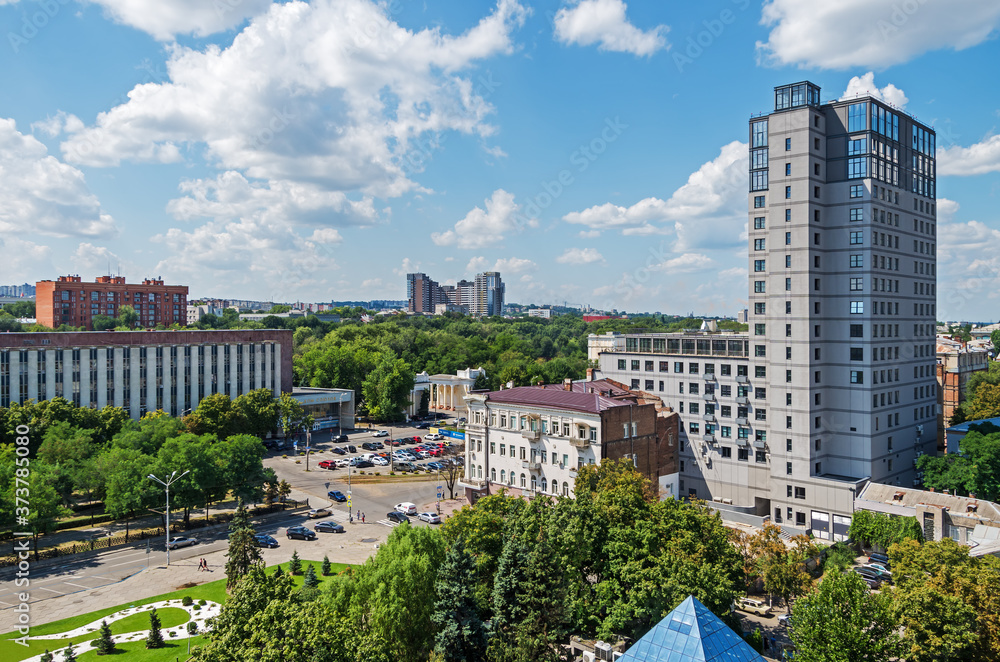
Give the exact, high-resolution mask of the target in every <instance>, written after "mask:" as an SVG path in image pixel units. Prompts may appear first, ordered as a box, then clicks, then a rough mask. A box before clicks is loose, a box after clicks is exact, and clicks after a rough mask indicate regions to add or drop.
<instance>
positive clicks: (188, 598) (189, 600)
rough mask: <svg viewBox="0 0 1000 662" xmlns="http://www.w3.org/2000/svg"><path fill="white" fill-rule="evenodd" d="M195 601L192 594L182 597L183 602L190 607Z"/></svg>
mask: <svg viewBox="0 0 1000 662" xmlns="http://www.w3.org/2000/svg"><path fill="white" fill-rule="evenodd" d="M193 602H194V599H193V598H192V597H191V596H190V595H185V596H184V597H183V598H181V604H182V605H184V606H185V607H190V606H191V603H193Z"/></svg>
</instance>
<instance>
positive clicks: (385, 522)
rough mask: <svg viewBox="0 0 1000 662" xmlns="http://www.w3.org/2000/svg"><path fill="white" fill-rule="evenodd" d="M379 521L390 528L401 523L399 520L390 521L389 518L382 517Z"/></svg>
mask: <svg viewBox="0 0 1000 662" xmlns="http://www.w3.org/2000/svg"><path fill="white" fill-rule="evenodd" d="M377 523H378V524H381V525H383V526H388V527H389V528H395V527H397V526H398V525H399V522H390V521H389V520H387V519H380V520H379V521H378V522H377Z"/></svg>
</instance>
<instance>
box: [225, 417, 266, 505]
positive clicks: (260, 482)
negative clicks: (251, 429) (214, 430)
mask: <svg viewBox="0 0 1000 662" xmlns="http://www.w3.org/2000/svg"><path fill="white" fill-rule="evenodd" d="M264 452H265V451H264V444H263V442H262V441H261V440H260V439H259V438H257V437H254V436H253V435H249V434H238V435H234V436H232V437H228V438H226V439H225V440H224V441H220V442H216V443H215V444H213V445H212V449H211V454H212V456H213V457H214V458H215V461H216V463H217V465H218V467H219V471H220V472H221V476H222V483H223V484H225V485H226V486H227V487H228V488H229V491H230V492H231V493H232V495H233V496H234V497H237V498H239V499H243V500H244V501H247V502H251V501H252V502H254V503H257V502H259V501H260V500H261V498H262V497H263V495H264V484H265V483H266V482H267V479H268V477H269V475H270V474H269V473H268V472H267V471H265V469H264Z"/></svg>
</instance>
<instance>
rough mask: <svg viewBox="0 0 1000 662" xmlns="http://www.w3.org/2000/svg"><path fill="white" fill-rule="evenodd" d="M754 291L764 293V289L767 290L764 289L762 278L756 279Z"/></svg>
mask: <svg viewBox="0 0 1000 662" xmlns="http://www.w3.org/2000/svg"><path fill="white" fill-rule="evenodd" d="M753 291H754V292H755V293H756V294H763V293H764V291H765V290H764V281H762V280H755V281H754V282H753Z"/></svg>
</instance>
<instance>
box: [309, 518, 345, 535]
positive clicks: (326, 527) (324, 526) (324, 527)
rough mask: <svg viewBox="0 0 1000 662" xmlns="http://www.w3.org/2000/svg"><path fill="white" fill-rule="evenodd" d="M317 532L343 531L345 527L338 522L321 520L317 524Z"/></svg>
mask: <svg viewBox="0 0 1000 662" xmlns="http://www.w3.org/2000/svg"><path fill="white" fill-rule="evenodd" d="M315 528H316V533H320V532H328V533H343V532H344V527H343V525H341V524H337V523H336V522H330V521H326V522H320V523H318V524H317V525H316V527H315Z"/></svg>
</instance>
